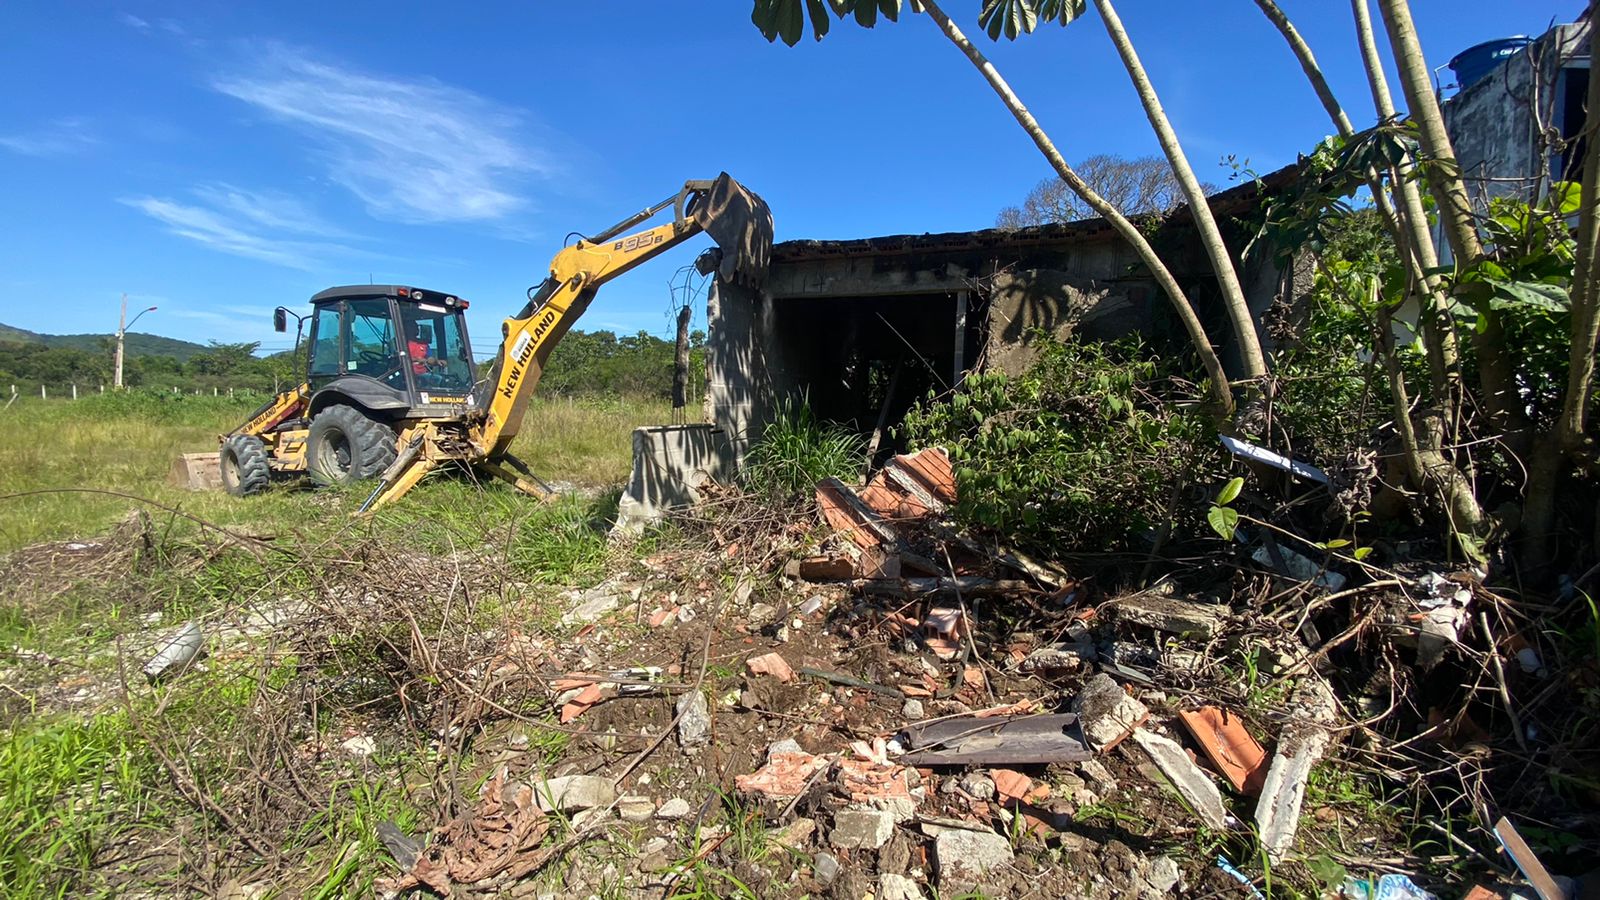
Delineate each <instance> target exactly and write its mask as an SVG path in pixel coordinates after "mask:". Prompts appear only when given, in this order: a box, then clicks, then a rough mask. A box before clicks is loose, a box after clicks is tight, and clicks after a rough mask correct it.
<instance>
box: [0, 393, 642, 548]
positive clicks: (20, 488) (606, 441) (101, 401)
mask: <svg viewBox="0 0 1600 900" xmlns="http://www.w3.org/2000/svg"><path fill="white" fill-rule="evenodd" d="M258 402H259V398H258V399H257V400H245V399H242V398H237V399H228V398H214V397H195V396H182V395H171V394H132V395H128V396H125V397H118V396H99V395H96V396H93V397H87V398H84V399H82V400H78V401H68V400H62V401H40V400H23V401H19V402H17V403H16V404H14V405H13V406H12V407H11V408H10V409H7V410H5V411H4V412H0V496H5V497H6V498H7V499H4V500H0V552H5V551H7V550H14V549H16V548H18V547H24V546H27V545H29V544H34V543H38V542H40V541H46V540H62V539H67V538H82V537H88V536H92V535H95V534H98V533H100V532H102V531H104V530H106V529H107V528H108V527H110V526H111V525H112V524H114V523H115V522H116V521H117V520H119V519H120V518H121V517H122V516H124V515H126V514H127V512H128V511H129V510H130V509H132V508H133V507H134V506H136V505H137V503H136V501H133V500H129V499H127V498H125V497H114V496H104V495H100V496H97V495H93V494H88V493H80V492H79V491H84V490H99V491H114V492H118V493H124V494H131V495H134V496H137V497H141V498H147V499H149V500H153V501H156V502H157V503H161V504H164V505H166V506H173V507H179V508H181V509H183V510H184V511H186V512H188V513H191V514H193V515H195V516H199V517H201V518H203V519H207V520H210V521H215V522H217V523H218V524H222V525H240V526H252V525H253V526H260V527H263V528H269V529H281V528H284V527H291V528H292V527H295V526H298V525H302V524H309V523H310V522H312V521H315V520H319V519H322V518H324V517H329V516H333V517H335V518H336V517H337V515H338V511H336V510H333V509H330V508H329V506H328V504H327V503H326V502H325V498H324V497H323V496H321V495H319V494H318V493H316V492H310V491H306V490H303V489H300V488H299V487H297V486H294V485H284V486H281V487H275V488H274V489H273V490H272V491H270V492H269V493H268V494H266V495H264V496H260V497H252V498H250V499H248V500H238V499H236V498H233V497H229V496H227V495H226V494H222V493H214V494H213V493H194V492H190V491H187V490H182V489H179V488H176V487H173V486H171V485H170V484H168V482H167V474H168V471H169V469H170V466H171V464H172V460H173V459H174V458H175V457H176V456H177V454H179V453H182V452H186V451H190V452H192V451H204V450H210V449H213V448H215V447H216V445H217V435H218V434H219V433H221V432H224V431H227V430H228V429H231V428H233V427H235V426H237V425H238V424H239V422H241V421H242V420H243V419H244V417H245V415H246V414H247V413H249V412H250V410H251V409H252V408H253V407H254V405H255V404H256V403H258ZM671 412H672V410H671V406H670V404H668V403H667V402H666V401H663V400H654V399H636V398H620V399H610V398H604V399H601V398H593V399H590V398H586V399H570V400H569V399H564V398H557V399H553V400H548V401H545V400H535V401H534V403H533V406H532V408H531V409H530V411H529V414H528V419H527V421H526V422H525V423H524V425H523V428H522V432H521V434H520V435H518V437H517V442H516V444H515V445H514V451H515V452H516V454H517V455H518V456H520V457H521V458H522V459H524V460H526V461H527V462H528V463H529V465H531V466H532V467H533V469H534V471H535V472H538V473H539V474H540V475H541V476H542V477H543V478H545V479H546V480H558V481H566V482H574V483H577V484H580V485H588V486H606V485H613V484H616V483H619V482H621V481H624V480H626V478H627V476H628V470H629V466H630V465H631V457H632V439H631V435H632V431H633V429H634V428H635V427H637V426H639V425H645V424H656V423H661V422H666V421H669V420H670V417H671ZM443 480H444V479H432V480H430V481H429V482H425V483H424V484H423V485H422V486H421V487H419V488H418V489H417V490H415V491H413V492H412V494H411V495H410V496H408V497H407V498H406V499H405V501H404V505H407V506H410V507H412V509H413V510H415V511H419V512H420V511H423V510H428V509H432V508H436V507H437V506H440V505H448V506H449V507H451V508H455V507H457V506H458V505H459V503H460V502H462V498H461V497H460V496H459V494H458V492H455V491H451V490H449V486H448V485H446V484H443V483H440V482H442V481H443ZM68 490H70V491H73V492H72V493H38V494H34V495H32V496H18V495H26V494H29V493H30V492H46V491H68ZM495 490H499V488H498V487H497V488H495Z"/></svg>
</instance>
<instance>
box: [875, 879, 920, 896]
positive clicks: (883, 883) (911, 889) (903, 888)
mask: <svg viewBox="0 0 1600 900" xmlns="http://www.w3.org/2000/svg"><path fill="white" fill-rule="evenodd" d="M878 900H923V897H922V888H921V887H918V886H917V883H916V882H915V881H912V880H911V879H909V878H907V877H906V876H904V875H895V874H894V873H892V872H885V873H883V874H882V875H879V876H878Z"/></svg>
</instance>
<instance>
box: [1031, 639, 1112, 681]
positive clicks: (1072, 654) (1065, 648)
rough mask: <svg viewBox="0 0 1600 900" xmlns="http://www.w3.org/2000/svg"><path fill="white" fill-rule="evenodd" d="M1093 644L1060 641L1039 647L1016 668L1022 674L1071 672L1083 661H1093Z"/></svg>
mask: <svg viewBox="0 0 1600 900" xmlns="http://www.w3.org/2000/svg"><path fill="white" fill-rule="evenodd" d="M1095 656H1096V654H1095V649H1094V645H1093V644H1090V643H1062V644H1052V645H1051V646H1048V647H1040V648H1039V649H1037V650H1034V651H1033V652H1031V653H1029V654H1028V655H1027V656H1025V657H1023V659H1022V661H1021V662H1020V663H1018V664H1017V670H1018V671H1019V672H1021V673H1023V674H1024V675H1032V674H1035V673H1043V672H1071V671H1075V670H1076V669H1078V668H1079V667H1081V666H1082V665H1083V664H1084V663H1088V662H1094V659H1095Z"/></svg>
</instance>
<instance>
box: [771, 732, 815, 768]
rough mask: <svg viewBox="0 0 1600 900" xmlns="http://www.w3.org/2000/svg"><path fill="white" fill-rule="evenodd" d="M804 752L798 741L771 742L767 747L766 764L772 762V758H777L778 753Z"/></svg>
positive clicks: (788, 739)
mask: <svg viewBox="0 0 1600 900" xmlns="http://www.w3.org/2000/svg"><path fill="white" fill-rule="evenodd" d="M804 752H806V750H805V748H804V747H802V746H800V742H799V741H797V740H795V739H794V738H784V739H783V740H781V741H773V742H772V744H771V746H769V747H767V762H772V759H773V757H775V756H777V755H778V754H779V753H804Z"/></svg>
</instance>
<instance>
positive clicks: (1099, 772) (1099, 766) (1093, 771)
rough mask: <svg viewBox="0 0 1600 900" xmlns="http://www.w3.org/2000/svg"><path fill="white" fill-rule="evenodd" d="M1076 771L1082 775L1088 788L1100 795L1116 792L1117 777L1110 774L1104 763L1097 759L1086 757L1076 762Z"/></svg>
mask: <svg viewBox="0 0 1600 900" xmlns="http://www.w3.org/2000/svg"><path fill="white" fill-rule="evenodd" d="M1078 772H1079V773H1081V774H1082V775H1083V778H1084V781H1086V782H1087V783H1088V785H1089V788H1090V789H1091V790H1093V791H1094V792H1095V793H1096V794H1099V795H1100V796H1102V797H1105V796H1109V795H1111V794H1113V793H1116V790H1117V779H1116V778H1114V777H1113V776H1112V775H1111V770H1110V769H1107V768H1106V765H1105V763H1103V762H1101V761H1100V760H1098V759H1086V760H1084V761H1083V762H1081V763H1078Z"/></svg>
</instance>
